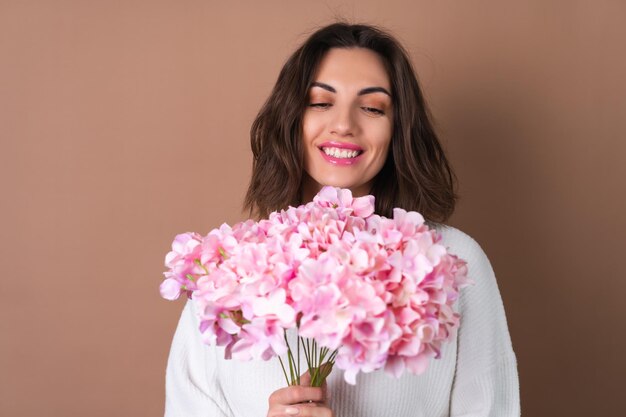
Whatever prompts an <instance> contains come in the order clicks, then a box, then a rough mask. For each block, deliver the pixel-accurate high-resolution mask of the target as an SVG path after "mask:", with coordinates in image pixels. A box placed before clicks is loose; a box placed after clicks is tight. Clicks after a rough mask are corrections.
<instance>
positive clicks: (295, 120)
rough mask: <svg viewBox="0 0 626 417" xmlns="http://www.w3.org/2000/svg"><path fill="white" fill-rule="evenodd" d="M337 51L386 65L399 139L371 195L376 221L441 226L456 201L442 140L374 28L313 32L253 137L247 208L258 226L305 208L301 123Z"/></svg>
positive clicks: (397, 58) (410, 76)
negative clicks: (397, 217) (399, 217)
mask: <svg viewBox="0 0 626 417" xmlns="http://www.w3.org/2000/svg"><path fill="white" fill-rule="evenodd" d="M331 48H367V49H370V50H372V51H374V52H376V53H377V54H378V55H380V57H381V58H382V60H383V62H384V65H385V69H386V70H387V74H388V76H389V80H390V82H391V90H392V91H391V95H392V106H393V115H394V120H393V133H392V137H391V144H390V147H389V153H388V155H387V160H386V161H385V164H384V165H383V168H382V169H381V170H380V172H379V173H378V174H377V175H376V176H375V177H374V179H373V182H372V188H371V190H370V194H372V195H374V197H375V198H376V213H377V214H380V215H382V216H386V217H392V215H393V209H394V207H400V208H403V209H405V210H410V211H417V212H419V213H421V214H422V215H423V216H424V218H425V219H426V220H427V221H428V222H432V223H443V222H444V221H445V220H447V219H448V218H449V217H450V215H452V212H453V211H454V206H455V203H456V200H457V196H456V192H455V188H456V179H455V176H454V173H453V171H452V168H451V166H450V164H449V163H448V160H447V158H446V156H445V153H444V151H443V149H442V147H441V144H440V143H439V140H438V139H437V135H436V134H435V131H434V129H433V125H432V123H431V120H430V115H429V111H428V109H427V107H426V103H425V101H424V98H423V95H422V91H421V89H420V86H419V83H418V81H417V77H416V75H415V71H414V70H413V67H412V65H411V62H410V60H409V58H408V54H407V52H406V51H405V50H404V48H403V47H402V46H401V45H400V43H399V42H398V41H397V40H396V39H394V37H393V36H391V35H390V34H388V33H386V32H385V31H383V30H381V29H379V28H376V27H374V26H370V25H360V24H356V25H353V24H348V23H341V22H340V23H334V24H331V25H329V26H326V27H323V28H321V29H319V30H317V31H316V32H314V33H313V34H312V35H311V36H310V37H309V38H308V39H307V40H306V41H305V42H304V43H303V44H302V45H301V46H300V47H299V48H298V49H297V50H296V51H295V52H294V53H293V54H292V55H291V56H290V57H289V59H288V60H287V62H286V63H285V65H284V66H283V68H282V70H281V71H280V74H279V76H278V80H277V81H276V85H275V86H274V88H273V90H272V92H271V94H270V96H269V98H268V99H267V101H266V102H265V104H264V105H263V107H262V108H261V110H260V112H259V114H258V115H257V117H256V119H255V120H254V123H253V124H252V127H251V129H250V140H251V146H252V153H253V163H252V177H251V179H250V184H249V186H248V191H247V194H246V197H245V200H244V207H245V208H247V209H249V210H250V214H251V215H254V216H256V217H257V218H263V217H267V216H268V215H269V213H271V212H272V211H275V210H280V209H285V208H287V207H288V206H290V205H291V206H296V205H299V204H302V203H305V202H303V201H302V182H303V178H304V175H305V173H304V151H303V146H302V119H303V115H304V111H305V110H306V107H307V104H308V102H307V101H308V91H309V88H310V87H311V84H312V83H313V82H314V81H315V80H314V79H313V77H314V76H315V73H316V70H317V68H318V66H319V64H320V62H321V60H322V58H323V57H324V55H325V54H326V53H327V52H328V50H329V49H331Z"/></svg>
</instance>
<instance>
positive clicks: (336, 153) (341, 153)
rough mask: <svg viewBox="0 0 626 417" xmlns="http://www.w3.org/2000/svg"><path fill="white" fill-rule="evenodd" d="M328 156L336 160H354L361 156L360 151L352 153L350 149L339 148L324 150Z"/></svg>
mask: <svg viewBox="0 0 626 417" xmlns="http://www.w3.org/2000/svg"><path fill="white" fill-rule="evenodd" d="M322 150H323V151H324V153H325V154H326V155H329V156H332V157H334V158H345V159H347V158H354V157H356V156H357V155H358V154H359V151H351V150H348V149H339V148H322Z"/></svg>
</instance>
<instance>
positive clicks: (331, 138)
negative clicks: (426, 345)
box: [166, 23, 519, 417]
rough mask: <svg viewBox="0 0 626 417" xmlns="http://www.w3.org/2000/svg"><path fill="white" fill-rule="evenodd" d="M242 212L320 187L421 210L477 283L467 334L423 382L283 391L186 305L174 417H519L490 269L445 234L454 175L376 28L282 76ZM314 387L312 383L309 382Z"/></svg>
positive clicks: (173, 378)
mask: <svg viewBox="0 0 626 417" xmlns="http://www.w3.org/2000/svg"><path fill="white" fill-rule="evenodd" d="M251 139H252V150H253V153H254V165H253V174H252V179H251V181H250V186H249V189H248V193H247V195H246V200H245V204H246V206H247V207H248V208H249V209H250V210H251V212H252V213H254V214H256V215H257V216H258V217H264V216H266V215H268V214H269V213H270V212H271V211H274V210H278V209H281V208H286V207H287V206H288V205H298V204H302V203H305V202H308V201H310V200H311V199H312V198H313V196H314V195H315V194H316V193H317V191H319V189H320V188H321V187H322V186H323V185H333V186H338V187H342V188H349V189H351V190H352V193H353V195H354V196H361V195H365V194H373V195H374V196H375V197H376V211H377V213H378V214H381V215H384V216H388V217H391V215H392V213H391V212H392V209H393V208H394V207H402V208H404V209H406V210H414V211H418V212H420V213H422V214H423V215H424V217H425V218H426V219H427V221H429V223H430V224H431V225H433V226H434V227H437V229H438V230H439V232H440V233H441V234H442V236H443V243H444V244H445V245H446V246H448V247H449V248H450V250H451V252H452V253H455V254H457V255H458V256H460V257H461V258H464V259H465V260H466V261H468V267H469V271H470V277H471V278H472V279H473V281H474V282H475V284H474V285H473V286H472V287H470V288H466V289H464V290H463V291H462V294H461V299H460V302H459V305H458V307H459V310H460V313H461V315H462V319H461V327H460V329H459V332H458V335H457V337H456V339H455V340H454V341H453V342H452V343H449V344H447V345H446V346H445V347H444V349H443V351H442V354H441V359H438V360H434V361H432V363H431V364H430V365H429V369H428V370H427V371H426V372H425V373H424V374H422V375H420V376H415V375H411V374H405V375H404V376H402V377H401V378H400V379H397V380H395V379H392V378H390V377H388V376H386V375H383V374H382V373H380V372H373V373H369V374H363V375H360V376H359V379H358V381H357V384H356V386H350V385H347V384H346V383H345V382H343V379H342V376H341V372H337V371H335V372H333V373H331V375H330V376H329V378H328V380H327V385H326V386H325V387H323V388H313V387H306V386H297V387H286V388H284V385H285V383H284V377H283V375H282V371H281V370H280V367H279V366H278V363H275V362H274V361H269V362H237V361H228V360H224V359H223V357H224V353H223V350H222V349H221V348H215V347H211V346H206V345H204V344H202V342H201V337H202V336H201V334H200V332H199V331H198V322H197V318H196V317H195V314H194V311H193V309H194V306H193V303H190V302H189V303H187V306H186V307H185V309H184V311H183V314H182V316H181V320H180V323H179V326H178V329H177V331H176V335H175V337H174V342H173V344H172V350H171V353H170V358H169V363H168V370H167V399H166V415H168V416H196V415H198V416H200V415H203V416H220V417H222V416H237V417H239V416H242V417H248V416H259V415H262V414H263V413H266V415H267V416H268V417H278V416H289V415H298V416H320V417H321V416H325V417H328V416H341V417H366V416H372V417H374V416H381V417H382V416H394V417H403V416H407V417H408V416H412V417H414V416H428V417H431V416H449V415H451V416H455V415H459V416H460V415H463V416H469V415H471V416H516V415H519V392H518V380H517V369H516V360H515V355H514V352H513V350H512V347H511V341H510V337H509V333H508V329H507V324H506V318H505V315H504V309H503V306H502V301H501V298H500V294H499V292H498V287H497V284H496V281H495V277H494V274H493V271H492V270H491V266H490V264H489V261H488V260H487V258H486V256H485V254H484V253H483V251H482V250H481V249H480V247H479V246H478V244H476V242H474V241H473V240H472V239H471V238H470V237H469V236H467V235H465V234H463V233H462V232H460V231H458V230H456V229H454V228H451V227H446V226H443V222H444V221H445V220H446V219H447V218H448V217H449V216H450V215H451V214H452V211H453V209H454V204H455V199H456V197H455V193H454V181H453V178H454V177H453V174H452V170H451V168H450V166H449V164H448V162H447V160H446V157H445V155H444V153H443V151H442V148H441V146H440V144H439V142H438V140H437V137H436V135H435V133H434V130H433V128H432V125H431V123H430V121H429V117H428V114H427V111H426V106H425V103H424V100H423V97H422V94H421V91H420V88H419V85H418V83H417V79H416V77H415V74H414V72H413V69H412V67H411V64H410V61H409V60H408V58H407V54H406V53H405V52H404V50H403V49H402V47H401V46H400V45H399V44H398V42H397V41H396V40H395V39H393V38H392V37H391V36H390V35H388V34H386V33H385V32H383V31H381V30H379V29H376V28H374V27H371V26H364V25H349V24H344V23H337V24H332V25H330V26H327V27H324V28H322V29H320V30H318V31H317V32H315V33H314V34H313V35H311V36H310V37H309V39H307V40H306V41H305V43H304V44H303V45H302V46H301V47H300V48H299V49H298V50H297V51H295V52H294V54H293V55H292V56H291V57H290V58H289V60H288V61H287V63H286V64H285V66H284V67H283V69H282V71H281V73H280V75H279V77H278V81H277V83H276V86H275V87H274V90H273V91H272V93H271V95H270V97H269V99H268V100H267V102H266V103H265V105H264V107H263V108H262V109H261V111H260V113H259V115H258V116H257V119H256V120H255V122H254V124H253V126H252V130H251ZM305 379H306V377H305Z"/></svg>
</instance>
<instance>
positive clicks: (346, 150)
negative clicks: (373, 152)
mask: <svg viewBox="0 0 626 417" xmlns="http://www.w3.org/2000/svg"><path fill="white" fill-rule="evenodd" d="M318 148H319V150H320V152H321V153H322V156H323V157H324V159H325V160H326V161H328V162H330V163H331V164H333V165H344V166H345V165H352V164H354V163H356V162H358V161H359V160H360V159H361V155H363V148H361V147H360V146H358V145H355V144H353V143H345V142H334V141H329V142H324V143H322V144H321V145H320V146H319V147H318Z"/></svg>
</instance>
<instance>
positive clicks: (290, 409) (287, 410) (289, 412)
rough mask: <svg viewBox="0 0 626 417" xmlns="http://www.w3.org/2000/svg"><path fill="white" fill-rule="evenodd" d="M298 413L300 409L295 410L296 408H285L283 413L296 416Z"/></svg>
mask: <svg viewBox="0 0 626 417" xmlns="http://www.w3.org/2000/svg"><path fill="white" fill-rule="evenodd" d="M299 412H300V409H299V408H296V407H287V408H285V413H286V414H291V415H294V414H298V413H299Z"/></svg>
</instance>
